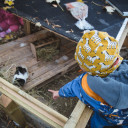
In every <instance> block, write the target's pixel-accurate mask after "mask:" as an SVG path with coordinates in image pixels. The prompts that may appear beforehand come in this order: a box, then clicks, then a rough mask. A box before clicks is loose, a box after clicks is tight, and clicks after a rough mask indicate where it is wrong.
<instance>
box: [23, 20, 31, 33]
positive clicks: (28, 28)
mask: <svg viewBox="0 0 128 128" xmlns="http://www.w3.org/2000/svg"><path fill="white" fill-rule="evenodd" d="M24 32H25V34H26V35H29V34H31V24H30V22H29V21H28V20H24Z"/></svg>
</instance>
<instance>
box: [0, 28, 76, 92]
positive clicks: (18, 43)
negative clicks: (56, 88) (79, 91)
mask: <svg viewBox="0 0 128 128" xmlns="http://www.w3.org/2000/svg"><path fill="white" fill-rule="evenodd" d="M45 33H47V31H46V30H42V32H37V33H36V34H32V35H29V36H26V37H23V38H21V39H18V40H15V41H12V42H9V43H7V44H3V45H1V46H0V71H1V72H3V73H7V74H8V73H9V72H10V74H11V75H10V77H11V78H10V82H11V80H12V79H13V75H14V73H15V70H16V66H19V65H26V66H27V68H28V72H29V78H28V80H27V83H26V85H25V86H24V87H23V88H24V89H25V90H30V89H32V88H33V87H35V86H37V85H39V84H40V83H42V82H44V81H46V80H48V79H50V78H51V77H53V76H55V75H57V74H59V73H61V72H65V71H66V70H68V68H70V67H71V66H74V65H75V64H76V62H75V61H74V59H73V58H74V50H75V46H76V44H75V43H72V42H70V41H69V42H68V41H67V42H65V43H64V47H63V42H62V43H61V45H62V46H61V49H60V52H59V54H58V55H57V57H56V58H55V59H53V60H51V61H48V62H46V61H43V60H40V61H37V60H36V58H34V56H33V54H32V51H31V48H30V43H31V42H33V41H36V40H38V39H41V38H43V37H44V34H45ZM23 44H24V46H22V45H23ZM71 47H72V48H71ZM62 56H67V57H68V59H67V60H65V61H63V62H60V63H56V62H55V60H56V59H59V58H61V57H62Z"/></svg>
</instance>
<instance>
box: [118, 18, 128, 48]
mask: <svg viewBox="0 0 128 128" xmlns="http://www.w3.org/2000/svg"><path fill="white" fill-rule="evenodd" d="M127 33H128V18H125V20H124V22H123V24H122V27H121V28H120V31H119V32H118V34H117V37H116V40H117V41H119V49H121V47H122V45H123V43H124V40H125V38H126V36H127Z"/></svg>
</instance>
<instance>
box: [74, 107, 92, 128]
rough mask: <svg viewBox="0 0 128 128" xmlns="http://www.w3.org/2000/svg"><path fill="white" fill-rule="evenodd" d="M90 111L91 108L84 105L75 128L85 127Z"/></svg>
mask: <svg viewBox="0 0 128 128" xmlns="http://www.w3.org/2000/svg"><path fill="white" fill-rule="evenodd" d="M92 113H93V110H92V109H90V108H88V107H87V106H86V107H85V109H84V111H83V112H82V114H81V117H80V119H79V121H78V122H77V125H76V127H75V128H85V127H86V125H87V123H88V121H89V119H90V117H91V115H92Z"/></svg>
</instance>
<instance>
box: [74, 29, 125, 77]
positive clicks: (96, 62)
mask: <svg viewBox="0 0 128 128" xmlns="http://www.w3.org/2000/svg"><path fill="white" fill-rule="evenodd" d="M75 59H76V61H77V62H78V64H79V65H80V66H81V67H82V68H83V69H85V71H86V72H88V74H90V75H98V76H101V77H105V76H107V75H109V74H110V73H112V72H113V71H114V70H115V69H117V68H118V67H119V65H120V64H121V62H122V60H123V58H122V57H120V55H119V48H118V41H117V40H116V39H114V38H113V37H111V36H109V35H108V33H106V32H100V31H97V30H94V31H86V32H85V33H84V35H83V36H82V38H81V39H80V41H79V43H78V44H77V47H76V52H75Z"/></svg>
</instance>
